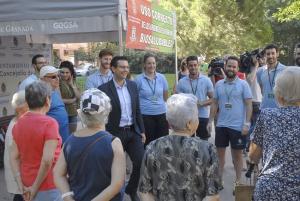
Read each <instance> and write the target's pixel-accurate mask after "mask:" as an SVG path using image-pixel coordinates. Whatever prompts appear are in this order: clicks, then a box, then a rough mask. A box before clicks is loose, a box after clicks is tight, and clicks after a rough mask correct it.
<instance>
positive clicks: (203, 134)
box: [196, 118, 210, 140]
mask: <svg viewBox="0 0 300 201" xmlns="http://www.w3.org/2000/svg"><path fill="white" fill-rule="evenodd" d="M207 123H208V118H199V125H198V128H197V131H196V133H197V136H198V137H199V138H200V139H202V140H208V138H209V137H210V133H208V132H207V129H206V126H207Z"/></svg>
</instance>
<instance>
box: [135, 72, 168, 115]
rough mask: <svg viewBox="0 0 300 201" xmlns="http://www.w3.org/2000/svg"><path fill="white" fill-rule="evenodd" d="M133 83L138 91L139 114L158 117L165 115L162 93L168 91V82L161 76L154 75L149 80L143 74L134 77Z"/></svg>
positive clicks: (158, 74)
mask: <svg viewBox="0 0 300 201" xmlns="http://www.w3.org/2000/svg"><path fill="white" fill-rule="evenodd" d="M135 82H136V84H137V87H138V91H139V98H140V108H141V113H142V114H144V115H158V114H163V113H166V104H165V101H164V96H163V94H164V92H165V91H168V82H167V80H166V78H165V76H164V75H163V74H160V73H157V72H156V74H155V79H153V80H151V79H149V78H147V76H146V75H145V74H144V73H143V74H140V75H138V76H137V77H136V79H135Z"/></svg>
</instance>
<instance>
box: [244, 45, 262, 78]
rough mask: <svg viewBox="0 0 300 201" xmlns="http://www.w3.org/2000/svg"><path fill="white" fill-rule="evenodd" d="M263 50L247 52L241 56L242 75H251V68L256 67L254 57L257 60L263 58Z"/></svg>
mask: <svg viewBox="0 0 300 201" xmlns="http://www.w3.org/2000/svg"><path fill="white" fill-rule="evenodd" d="M263 55H264V53H263V50H261V49H255V50H253V51H251V52H248V51H246V52H245V53H243V54H241V55H240V61H241V64H240V70H239V71H240V72H242V73H250V72H251V67H252V66H254V65H255V63H254V60H253V57H254V56H255V57H256V59H259V58H263Z"/></svg>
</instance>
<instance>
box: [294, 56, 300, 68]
mask: <svg viewBox="0 0 300 201" xmlns="http://www.w3.org/2000/svg"><path fill="white" fill-rule="evenodd" d="M295 64H296V66H299V67H300V57H298V58H296V60H295Z"/></svg>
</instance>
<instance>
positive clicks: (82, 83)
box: [76, 74, 175, 96]
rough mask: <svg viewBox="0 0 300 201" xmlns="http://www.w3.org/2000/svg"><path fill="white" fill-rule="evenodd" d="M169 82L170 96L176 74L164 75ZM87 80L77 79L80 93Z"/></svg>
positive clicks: (84, 78)
mask: <svg viewBox="0 0 300 201" xmlns="http://www.w3.org/2000/svg"><path fill="white" fill-rule="evenodd" d="M164 75H165V77H166V79H167V81H168V85H169V96H170V95H171V94H172V92H173V86H174V83H175V74H164ZM135 76H136V75H135V74H133V77H135ZM85 80H86V77H77V78H76V83H77V86H78V87H79V89H80V91H81V92H83V91H84V86H85Z"/></svg>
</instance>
